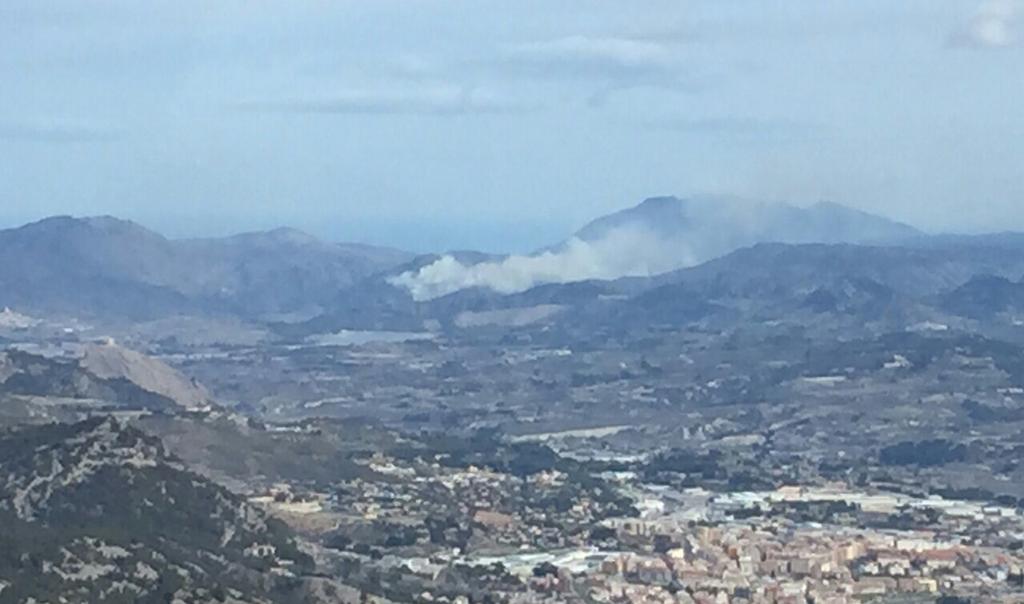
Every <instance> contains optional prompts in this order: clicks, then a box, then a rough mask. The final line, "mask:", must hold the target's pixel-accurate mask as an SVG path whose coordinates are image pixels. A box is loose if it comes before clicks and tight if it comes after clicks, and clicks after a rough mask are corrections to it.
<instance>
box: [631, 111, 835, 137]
mask: <svg viewBox="0 0 1024 604" xmlns="http://www.w3.org/2000/svg"><path fill="white" fill-rule="evenodd" d="M643 124H644V125H645V126H647V127H648V128H650V129H652V130H659V131H665V132H678V133H684V134H687V135H693V136H710V137H715V138H725V139H730V140H736V141H740V142H753V141H769V142H796V141H805V140H818V139H820V138H821V135H822V132H821V130H822V127H821V126H820V125H817V124H812V123H808V122H802V121H798V120H789V119H775V118H772V119H762V118H751V117H704V118H665V119H655V120H648V121H645V122H643Z"/></svg>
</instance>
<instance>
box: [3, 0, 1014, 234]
mask: <svg viewBox="0 0 1024 604" xmlns="http://www.w3.org/2000/svg"><path fill="white" fill-rule="evenodd" d="M1022 43H1024V0H985V1H979V0H969V1H968V0H965V1H956V0H941V1H937V0H920V1H910V0H900V1H897V2H894V1H893V0H882V1H873V0H857V1H856V2H820V1H818V0H787V1H786V2H746V1H741V0H708V1H706V2H688V1H679V0H676V1H646V0H634V1H630V2H623V1H621V0H609V1H607V2H598V1H587V2H584V1H582V0H577V1H572V2H567V1H561V0H537V1H533V0H515V1H505V2H490V1H485V0H472V1H470V0H465V1H457V0H447V1H442V0H403V1H401V2H399V1H390V0H359V1H355V2H346V1H337V0H335V1H330V2H329V1H326V0H323V1H318V2H303V1H300V0H289V1H287V2H262V1H253V0H247V1H244V2H242V1H239V2H231V1H227V0H218V1H215V2H210V1H208V0H173V1H167V2H164V1H146V2H138V1H137V0H125V1H123V2H122V1H109V0H108V1H104V0H98V1H90V2H84V1H82V0H74V1H60V0H58V1H40V0H24V1H23V0H3V1H2V2H0V90H2V93H0V225H13V224H16V223H19V222H24V221H27V220H31V219H36V218H39V217H42V216H45V215H48V214H55V213H63V214H76V215H79V214H114V215H118V216H122V217H127V218H132V219H136V220H139V221H141V222H142V223H144V224H146V225H147V226H150V227H153V228H157V229H159V230H161V231H164V232H166V233H168V234H171V235H175V236H183V235H201V234H219V233H226V232H235V231H239V230H246V229H253V228H262V227H269V226H276V225H280V224H289V225H292V226H297V227H300V228H303V229H306V230H309V231H311V232H314V233H316V234H318V235H321V236H325V237H330V238H334V239H346V240H357V241H366V242H374V243H387V244H391V245H396V246H404V247H409V248H414V249H420V250H423V249H429V248H482V249H487V250H516V251H522V250H527V249H531V248H534V247H537V246H540V245H543V244H546V243H551V242H553V241H555V240H558V239H561V238H562V237H563V236H565V235H567V234H568V233H569V232H571V231H572V230H574V229H575V228H577V227H578V226H580V225H581V224H582V223H584V222H586V221H587V220H589V219H590V218H592V217H595V216H597V215H599V214H603V213H607V212H609V211H612V210H615V209H619V208H622V207H625V206H628V205H633V204H635V203H637V202H639V201H640V200H641V199H643V198H645V197H649V196H654V195H662V194H677V195H686V194H690V193H721V194H732V195H740V196H744V197H751V198H756V199H777V200H786V201H791V202H794V203H799V204H804V203H810V202H814V201H817V200H821V199H828V200H832V201H837V202H841V203H845V204H848V205H851V206H856V207H859V208H862V209H865V210H869V211H873V212H878V213H881V214H885V215H887V216H891V217H894V218H898V219H901V220H906V221H909V222H911V223H913V224H915V225H917V226H920V227H924V228H926V229H930V230H949V229H955V230H983V229H1000V230H1003V229H1020V230H1024V171H1022V167H1024V166H1022V163H1024V161H1022V160H1024V44H1022Z"/></svg>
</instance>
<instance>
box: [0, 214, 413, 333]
mask: <svg viewBox="0 0 1024 604" xmlns="http://www.w3.org/2000/svg"><path fill="white" fill-rule="evenodd" d="M411 257H412V256H411V255H410V254H406V253H404V252H400V251H397V250H391V249H386V248H375V247H371V246H362V245H351V244H347V245H335V244H331V243H326V242H323V241H319V240H317V239H315V238H314V237H312V236H309V235H306V234H304V233H301V232H298V231H294V230H291V229H277V230H274V231H269V232H265V233H249V234H243V235H238V236H234V237H228V238H222V239H193V240H171V239H167V238H165V237H163V236H161V235H159V234H157V233H155V232H153V231H150V230H147V229H145V228H143V227H141V226H139V225H137V224H135V223H132V222H129V221H125V220H119V219H116V218H111V217H99V218H72V217H66V216H62V217H54V218H47V219H45V220H41V221H39V222H35V223H32V224H28V225H25V226H23V227H20V228H16V229H8V230H2V231H0V259H2V262H0V307H2V306H10V307H11V308H13V309H15V310H19V311H24V312H30V313H31V312H36V313H52V314H65V315H73V316H85V317H98V318H106V319H116V318H124V319H129V320H141V319H151V318H158V317H165V316H174V315H181V314H204V313H228V314H236V315H241V316H244V317H258V316H260V315H263V314H274V313H288V312H296V311H303V310H307V309H309V308H317V307H319V305H322V304H326V303H328V302H330V301H331V300H332V299H333V298H334V297H335V296H336V295H337V292H338V291H339V290H340V289H343V288H344V287H346V286H349V285H352V284H353V283H355V282H357V281H358V280H360V279H362V278H365V277H366V276H369V275H371V274H374V273H376V272H379V271H382V270H386V269H388V268H390V267H392V266H396V265H398V264H400V263H402V262H405V261H407V260H409V259H410V258H411ZM69 292H74V295H68V294H69Z"/></svg>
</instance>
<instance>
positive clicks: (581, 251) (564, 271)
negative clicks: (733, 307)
mask: <svg viewBox="0 0 1024 604" xmlns="http://www.w3.org/2000/svg"><path fill="white" fill-rule="evenodd" d="M695 262H696V258H695V256H694V254H692V253H691V252H690V251H689V250H687V249H685V248H684V247H683V246H681V245H680V244H679V242H678V241H677V240H676V241H670V240H667V239H662V238H660V237H658V236H657V235H655V234H653V233H651V232H649V231H648V230H646V229H643V228H636V227H623V228H618V229H615V230H613V231H611V232H610V233H608V234H607V235H606V236H604V237H603V238H601V239H600V240H598V241H594V242H587V241H583V240H580V239H578V238H573V239H571V240H569V241H568V242H567V243H566V244H565V245H564V246H562V247H561V248H559V249H558V250H554V251H546V252H543V253H540V254H536V255H533V256H510V257H508V258H506V259H504V260H501V261H499V262H482V263H480V264H475V265H465V264H462V263H461V262H459V261H458V260H456V259H455V258H453V257H452V256H444V257H442V258H441V259H439V260H437V261H435V262H433V263H432V264H429V265H427V266H425V267H423V268H421V269H419V270H418V271H408V272H405V273H402V274H401V275H398V276H397V277H393V278H392V279H391V280H390V282H391V284H392V285H395V286H398V287H404V288H406V289H408V290H409V292H410V294H411V295H412V297H413V298H414V299H416V300H431V299H433V298H439V297H441V296H445V295H448V294H451V293H454V292H457V291H459V290H462V289H467V288H471V287H482V288H488V289H492V290H494V291H496V292H499V293H502V294H511V293H516V292H522V291H526V290H528V289H530V288H532V287H534V286H537V285H541V284H544V283H568V282H572V281H583V280H587V279H615V278H618V277H625V276H650V275H656V274H659V273H663V272H666V271H669V270H672V269H675V268H680V267H682V266H688V265H692V264H694V263H695Z"/></svg>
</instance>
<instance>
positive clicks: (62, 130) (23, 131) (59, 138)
mask: <svg viewBox="0 0 1024 604" xmlns="http://www.w3.org/2000/svg"><path fill="white" fill-rule="evenodd" d="M120 136H121V133H120V132H118V131H117V130H115V129H113V128H110V127H109V126H104V125H99V124H94V123H89V122H80V121H74V120H62V119H54V118H49V119H36V120H25V121H11V122H0V140H6V141H26V142H36V143H54V144H67V143H104V142H111V141H114V140H117V139H118V138H120Z"/></svg>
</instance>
